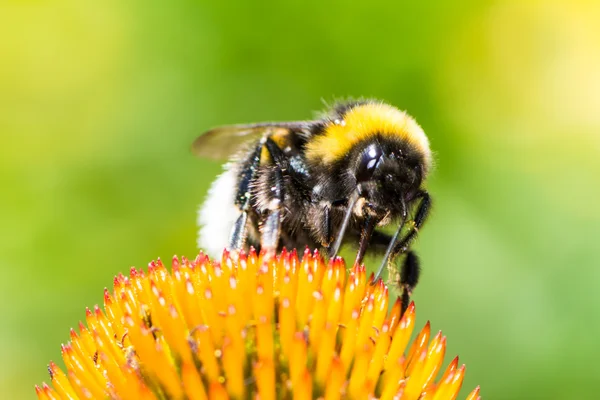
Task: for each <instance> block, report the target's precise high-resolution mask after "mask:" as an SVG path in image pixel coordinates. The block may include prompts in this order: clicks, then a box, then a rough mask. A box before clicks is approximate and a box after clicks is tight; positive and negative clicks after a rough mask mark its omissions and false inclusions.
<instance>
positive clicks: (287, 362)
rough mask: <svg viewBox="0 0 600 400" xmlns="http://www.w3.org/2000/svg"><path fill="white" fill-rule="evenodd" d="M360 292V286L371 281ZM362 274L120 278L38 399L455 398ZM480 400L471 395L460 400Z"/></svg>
mask: <svg viewBox="0 0 600 400" xmlns="http://www.w3.org/2000/svg"><path fill="white" fill-rule="evenodd" d="M371 279H372V278H371ZM371 279H368V278H367V273H366V270H365V267H364V266H354V267H353V268H351V269H350V270H349V271H347V270H346V266H345V264H344V262H343V260H342V259H341V258H336V259H335V260H333V261H331V262H329V263H328V264H325V263H324V261H323V259H322V258H321V257H320V256H319V254H318V253H317V252H314V253H311V252H310V251H309V250H306V251H305V252H304V255H303V257H302V259H301V260H300V259H299V258H298V256H297V253H296V252H295V251H292V252H286V251H285V250H284V251H283V252H282V253H281V254H279V255H278V256H277V257H276V258H272V259H269V260H263V257H262V256H261V255H257V254H256V253H254V252H253V251H251V252H250V253H249V254H247V255H246V254H240V255H239V256H238V257H232V256H230V254H229V253H227V252H225V253H224V254H223V257H222V260H221V262H220V263H217V262H213V261H211V260H209V259H208V257H206V256H205V255H203V254H202V253H200V255H198V257H196V259H195V260H194V261H189V260H187V259H185V258H182V259H181V260H179V259H177V258H174V259H173V266H172V270H171V272H169V271H168V270H167V268H165V266H164V265H163V264H162V263H161V262H160V260H159V261H158V262H152V263H150V265H149V267H148V271H147V272H144V271H143V270H137V269H135V268H132V269H131V272H130V276H129V277H125V276H123V275H119V276H117V277H116V278H115V280H114V290H113V292H112V293H110V292H109V291H108V290H106V289H105V292H104V311H102V310H101V309H100V308H99V307H98V306H96V307H95V308H94V310H93V311H92V310H89V309H88V310H87V311H86V323H87V327H86V325H84V324H82V323H80V326H79V333H76V332H75V331H74V330H71V341H70V342H69V343H68V344H66V345H63V346H62V355H63V359H64V362H65V365H66V371H63V370H61V369H60V368H59V367H58V366H57V365H56V364H55V363H50V365H49V367H48V370H49V372H50V378H51V381H52V387H51V386H48V385H46V384H43V385H42V386H41V387H38V386H36V388H35V390H36V393H37V395H38V398H39V399H105V398H109V399H123V400H125V399H190V400H195V399H228V398H231V399H242V398H260V399H261V400H267V399H275V398H278V399H291V398H294V399H315V398H323V399H339V398H355V399H367V398H380V399H454V398H456V396H457V394H458V391H459V390H460V387H461V385H462V381H463V377H464V373H465V366H464V365H463V366H461V367H458V358H455V359H454V360H453V361H452V362H451V363H450V365H449V366H448V367H447V368H446V370H445V372H444V373H443V374H442V377H441V378H440V379H439V380H437V381H435V378H436V376H437V375H438V373H439V371H440V369H441V367H442V362H443V359H444V354H445V349H446V338H445V337H444V336H442V334H441V332H440V333H438V334H437V335H435V336H433V337H432V335H431V332H430V325H429V323H427V324H426V325H425V327H424V328H423V329H422V330H421V332H420V333H419V334H418V335H417V337H416V338H415V340H414V341H413V342H412V344H411V345H410V346H408V344H409V340H410V337H411V334H412V332H413V329H414V325H415V306H414V303H411V304H410V306H409V307H408V309H407V310H406V312H405V313H404V314H403V315H402V316H401V309H400V302H399V301H396V302H395V303H394V304H393V306H392V307H391V310H390V311H388V309H389V308H390V307H389V296H388V288H387V287H386V286H385V285H384V283H383V282H382V281H381V280H379V281H378V282H376V284H374V285H372V284H371V283H372V282H371ZM477 398H479V388H476V389H475V390H473V392H471V393H470V394H469V395H468V399H469V400H474V399H477Z"/></svg>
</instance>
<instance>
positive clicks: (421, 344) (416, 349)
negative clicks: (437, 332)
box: [406, 321, 431, 375]
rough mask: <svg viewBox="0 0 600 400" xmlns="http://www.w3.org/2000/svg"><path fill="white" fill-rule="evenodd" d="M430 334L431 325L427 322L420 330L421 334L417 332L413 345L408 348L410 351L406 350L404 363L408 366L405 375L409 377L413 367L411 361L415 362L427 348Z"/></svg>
mask: <svg viewBox="0 0 600 400" xmlns="http://www.w3.org/2000/svg"><path fill="white" fill-rule="evenodd" d="M430 333H431V325H430V324H429V321H427V323H426V324H425V326H424V327H423V329H421V332H419V334H418V335H417V337H416V338H415V340H414V341H413V344H412V346H411V347H410V350H408V354H407V355H406V362H407V364H408V366H407V367H406V374H407V375H410V373H411V371H412V369H413V367H414V363H413V361H414V360H416V359H417V358H418V357H419V356H420V354H421V352H422V351H423V350H424V349H425V348H426V347H427V343H428V342H429V335H430Z"/></svg>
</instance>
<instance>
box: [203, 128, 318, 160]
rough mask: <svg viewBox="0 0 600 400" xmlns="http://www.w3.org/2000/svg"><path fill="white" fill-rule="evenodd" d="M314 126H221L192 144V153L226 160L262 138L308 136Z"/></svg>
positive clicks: (204, 134)
mask: <svg viewBox="0 0 600 400" xmlns="http://www.w3.org/2000/svg"><path fill="white" fill-rule="evenodd" d="M313 124H314V122H313V121H297V122H264V123H258V124H247V125H227V126H219V127H217V128H213V129H211V130H209V131H207V132H205V133H203V134H202V135H200V136H198V137H197V138H196V140H194V143H192V152H193V153H194V154H195V155H197V156H198V157H204V158H210V159H213V160H226V159H229V158H230V157H231V156H232V155H234V154H235V153H237V152H238V151H239V150H240V149H242V148H243V147H244V145H245V144H247V143H250V142H253V141H257V140H258V139H260V138H261V137H265V136H271V135H273V134H284V135H285V134H291V133H293V132H297V133H301V132H302V133H306V134H307V133H308V129H309V128H310V126H311V125H313Z"/></svg>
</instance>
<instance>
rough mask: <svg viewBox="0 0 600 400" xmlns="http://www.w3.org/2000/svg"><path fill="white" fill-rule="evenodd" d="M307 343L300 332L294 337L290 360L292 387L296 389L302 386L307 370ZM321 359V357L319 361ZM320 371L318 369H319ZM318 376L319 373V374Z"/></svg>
mask: <svg viewBox="0 0 600 400" xmlns="http://www.w3.org/2000/svg"><path fill="white" fill-rule="evenodd" d="M306 347H307V346H306V341H305V340H304V335H303V334H302V333H300V332H298V333H296V334H295V335H294V339H293V341H292V351H291V356H290V359H289V366H290V376H291V379H292V386H293V387H296V386H298V385H300V384H301V380H302V376H303V374H304V371H305V370H306V362H307V358H308V357H307V352H306ZM320 359H321V357H319V360H320ZM317 369H318V367H317ZM317 376H318V373H317Z"/></svg>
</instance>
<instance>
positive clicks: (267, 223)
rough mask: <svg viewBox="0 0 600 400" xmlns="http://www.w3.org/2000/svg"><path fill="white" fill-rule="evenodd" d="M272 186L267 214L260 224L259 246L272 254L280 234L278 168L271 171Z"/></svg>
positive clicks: (280, 204) (280, 178)
mask: <svg viewBox="0 0 600 400" xmlns="http://www.w3.org/2000/svg"><path fill="white" fill-rule="evenodd" d="M273 180H274V182H273V186H272V188H271V195H272V197H271V200H270V201H269V203H268V204H267V215H266V218H265V219H264V221H263V223H262V226H261V235H260V247H261V250H264V251H265V252H266V254H267V255H269V256H272V255H274V254H275V252H276V251H277V246H278V244H279V236H280V235H281V209H282V202H283V176H282V174H281V170H280V169H279V168H276V169H274V171H273Z"/></svg>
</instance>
